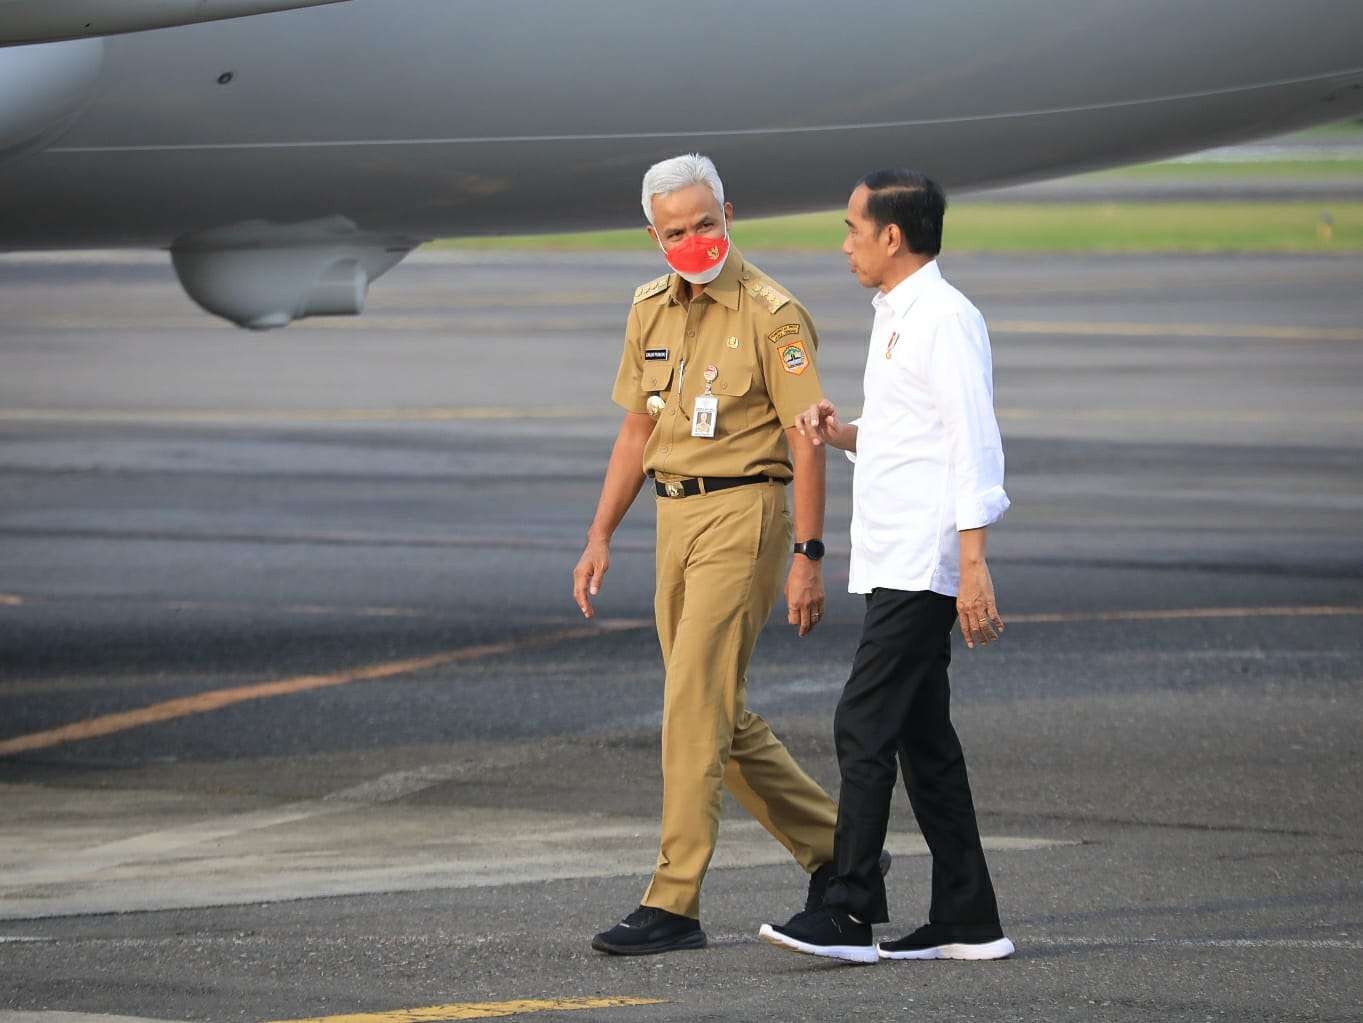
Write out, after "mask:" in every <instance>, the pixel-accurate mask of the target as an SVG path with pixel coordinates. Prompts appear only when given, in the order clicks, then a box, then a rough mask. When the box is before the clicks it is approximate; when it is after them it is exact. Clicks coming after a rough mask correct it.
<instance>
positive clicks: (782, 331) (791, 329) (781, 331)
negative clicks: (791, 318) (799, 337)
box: [767, 323, 800, 344]
mask: <svg viewBox="0 0 1363 1023" xmlns="http://www.w3.org/2000/svg"><path fill="white" fill-rule="evenodd" d="M798 333H800V325H799V324H798V323H787V324H785V325H783V326H780V327H777V328H776V329H775V330H773V331H772V332H771V333H770V334H768V335H767V340H768V341H770V342H771V343H772V344H776V342H777V341H780V340H781V338H783V337H789V336H790V335H791V334H798Z"/></svg>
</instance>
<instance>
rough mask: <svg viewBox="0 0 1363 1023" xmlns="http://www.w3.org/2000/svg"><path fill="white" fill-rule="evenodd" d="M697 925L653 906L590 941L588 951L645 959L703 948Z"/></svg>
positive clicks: (632, 914) (702, 938) (644, 907)
mask: <svg viewBox="0 0 1363 1023" xmlns="http://www.w3.org/2000/svg"><path fill="white" fill-rule="evenodd" d="M704 947H705V932H704V931H702V930H701V929H700V921H699V920H692V919H691V918H690V917H689V916H678V915H677V914H676V913H669V912H668V911H667V910H665V909H658V908H657V907H655V906H640V907H639V908H638V909H636V910H635V911H634V912H633V913H631V914H630V915H629V916H627V917H625V919H623V920H621V921H620V922H619V923H618V924H616V925H615V926H614V927H612V928H611V929H610V930H608V931H602V932H601V933H600V934H598V935H597V936H596V937H595V938H593V939H592V948H594V949H596V950H597V951H598V952H609V953H611V955H617V956H649V955H655V954H657V953H659V952H676V951H678V950H679V949H686V948H704Z"/></svg>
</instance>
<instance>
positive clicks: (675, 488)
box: [663, 483, 686, 497]
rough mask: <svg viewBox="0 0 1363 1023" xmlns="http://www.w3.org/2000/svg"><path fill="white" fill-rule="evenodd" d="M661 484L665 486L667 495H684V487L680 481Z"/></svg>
mask: <svg viewBox="0 0 1363 1023" xmlns="http://www.w3.org/2000/svg"><path fill="white" fill-rule="evenodd" d="M663 486H664V487H666V488H667V496H668V497H685V496H686V488H685V487H683V486H682V485H681V484H680V483H664V484H663Z"/></svg>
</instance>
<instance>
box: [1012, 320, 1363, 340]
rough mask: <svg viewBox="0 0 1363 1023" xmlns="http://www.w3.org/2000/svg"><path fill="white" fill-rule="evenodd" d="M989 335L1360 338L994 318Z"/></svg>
mask: <svg viewBox="0 0 1363 1023" xmlns="http://www.w3.org/2000/svg"><path fill="white" fill-rule="evenodd" d="M989 331H990V333H992V334H1064V335H1080V336H1091V335H1099V336H1106V337H1209V338H1230V339H1235V340H1250V341H1355V342H1360V341H1363V330H1359V329H1358V328H1357V327H1292V326H1284V325H1281V324H1247V323H1131V322H1124V321H1112V322H1079V321H1070V320H993V321H991V322H990V323H989Z"/></svg>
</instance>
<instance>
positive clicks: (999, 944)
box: [877, 924, 1017, 959]
mask: <svg viewBox="0 0 1363 1023" xmlns="http://www.w3.org/2000/svg"><path fill="white" fill-rule="evenodd" d="M877 951H878V952H879V954H880V958H881V959H1007V958H1008V957H1009V956H1010V955H1012V954H1013V953H1014V952H1016V951H1017V949H1015V948H1014V947H1013V943H1012V942H1011V941H1009V940H1008V939H1007V938H1005V937H1004V936H1003V933H1002V932H999V934H998V936H997V937H994V938H984V939H983V940H982V939H981V938H980V937H979V936H976V935H971V936H969V937H965V936H963V935H960V934H955V933H953V932H952V929H951V928H949V927H943V926H941V925H940V924H924V925H923V926H922V927H920V928H918V930H916V931H914V932H913V933H912V934H906V935H905V936H904V937H902V938H899V939H897V940H895V941H882V942H881V943H880V944H879V945H878V946H877Z"/></svg>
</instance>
